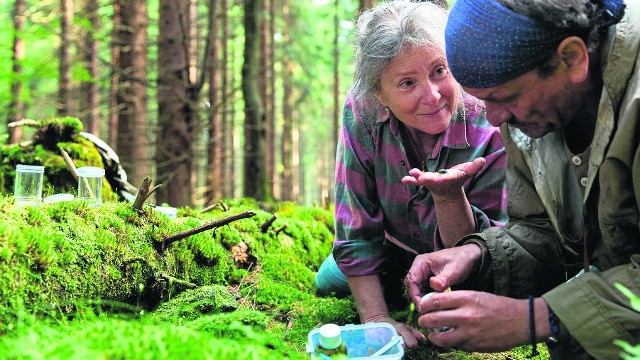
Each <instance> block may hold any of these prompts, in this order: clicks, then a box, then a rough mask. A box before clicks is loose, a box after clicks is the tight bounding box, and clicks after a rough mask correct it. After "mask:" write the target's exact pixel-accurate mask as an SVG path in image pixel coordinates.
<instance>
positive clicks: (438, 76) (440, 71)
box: [429, 66, 449, 80]
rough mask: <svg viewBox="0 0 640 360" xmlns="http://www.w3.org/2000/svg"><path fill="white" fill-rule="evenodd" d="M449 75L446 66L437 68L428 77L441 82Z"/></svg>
mask: <svg viewBox="0 0 640 360" xmlns="http://www.w3.org/2000/svg"><path fill="white" fill-rule="evenodd" d="M447 75H449V69H447V67H446V66H438V67H437V68H436V69H435V70H434V71H433V72H432V73H431V74H429V76H430V77H431V79H433V80H442V79H444V78H446V77H447Z"/></svg>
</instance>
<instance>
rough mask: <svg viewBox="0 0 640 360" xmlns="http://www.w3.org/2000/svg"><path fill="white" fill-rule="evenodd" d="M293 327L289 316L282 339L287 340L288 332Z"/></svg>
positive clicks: (291, 318)
mask: <svg viewBox="0 0 640 360" xmlns="http://www.w3.org/2000/svg"><path fill="white" fill-rule="evenodd" d="M292 327H293V316H289V321H287V330H286V331H285V332H284V338H285V339H287V338H288V337H289V330H291V328H292Z"/></svg>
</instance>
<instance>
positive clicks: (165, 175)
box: [0, 0, 373, 206]
mask: <svg viewBox="0 0 640 360" xmlns="http://www.w3.org/2000/svg"><path fill="white" fill-rule="evenodd" d="M372 5H373V2H372V1H362V0H359V1H356V0H313V1H294V0H161V1H156V0H110V1H106V0H75V1H73V0H59V1H46V0H43V1H27V0H12V1H4V2H1V3H0V10H2V12H0V14H2V15H0V26H2V28H3V29H4V31H2V32H1V35H0V74H2V75H3V76H1V77H0V101H2V102H3V103H4V104H5V106H2V107H0V117H2V118H3V119H6V120H5V121H2V122H1V123H2V125H0V141H2V142H5V143H20V142H22V141H27V140H29V139H30V133H29V132H30V130H29V129H28V128H21V127H9V124H11V123H13V122H15V121H17V120H21V119H39V120H41V119H47V118H51V117H55V116H74V117H78V118H80V119H81V120H82V122H83V124H84V131H86V132H90V133H92V134H95V135H97V136H98V137H100V138H102V139H103V140H105V141H106V142H107V143H108V144H109V145H110V146H111V147H112V148H113V149H114V150H115V151H116V153H117V154H118V155H119V157H120V161H121V163H122V165H123V167H124V168H125V170H126V171H127V174H128V176H129V181H130V182H131V183H132V184H133V185H135V186H140V185H141V183H142V181H143V179H144V177H146V176H150V177H151V178H152V179H154V182H155V183H162V184H163V185H164V186H163V187H162V189H161V190H160V191H159V192H158V193H157V194H156V202H157V203H168V204H170V205H172V206H185V205H189V206H207V205H210V204H213V203H215V202H217V201H219V200H221V199H223V198H235V197H243V196H248V197H255V198H256V199H258V200H278V201H294V202H298V203H301V204H306V205H309V204H320V205H326V204H329V203H330V202H331V200H332V192H333V188H332V186H333V169H334V162H335V147H336V141H337V137H336V135H337V131H338V129H337V128H338V125H339V121H340V111H341V108H342V102H343V100H344V95H345V94H346V92H347V90H348V87H349V85H350V83H351V63H352V61H353V56H352V47H351V40H352V38H351V36H352V31H353V29H352V25H353V19H354V17H355V16H356V15H357V13H358V12H359V11H360V10H361V7H368V6H372Z"/></svg>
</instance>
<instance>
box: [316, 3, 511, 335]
mask: <svg viewBox="0 0 640 360" xmlns="http://www.w3.org/2000/svg"><path fill="white" fill-rule="evenodd" d="M446 16H447V12H446V9H444V8H443V7H440V6H437V5H434V4H432V3H428V2H426V3H416V2H409V1H391V2H384V3H381V4H379V5H377V6H376V7H374V8H372V9H370V10H368V11H366V12H364V13H362V15H360V17H359V18H358V21H357V24H356V58H355V69H354V80H355V81H354V84H353V86H352V89H351V90H350V93H349V95H348V96H347V100H346V105H345V110H344V118H343V125H342V129H341V133H340V141H339V144H338V149H337V163H336V184H335V186H336V189H335V192H336V204H335V226H336V238H335V241H334V246H333V254H332V255H330V256H329V257H328V258H327V259H326V260H325V261H324V263H323V264H322V266H321V268H320V270H319V271H318V275H317V278H316V283H317V285H318V291H319V293H320V294H331V293H333V294H336V295H343V294H348V293H349V292H351V293H352V294H353V297H354V300H355V302H356V305H357V307H358V311H359V313H360V318H361V321H362V322H363V323H365V322H369V321H376V322H377V321H385V322H389V323H391V324H393V325H394V326H395V327H396V329H397V331H398V333H399V334H400V335H401V336H402V337H403V339H404V343H405V345H406V346H407V347H414V346H416V345H417V344H418V341H422V340H424V338H425V337H424V335H423V334H422V333H421V332H419V331H418V330H416V329H414V328H412V327H409V326H406V325H404V324H402V323H399V322H396V321H395V320H393V319H391V318H390V316H389V310H388V306H387V301H391V300H392V298H393V297H394V296H395V297H396V298H402V296H401V295H402V293H403V292H402V285H401V284H402V282H401V279H402V278H403V277H404V275H406V272H407V270H408V269H409V267H410V266H411V262H412V260H413V258H414V257H415V256H416V255H418V254H422V253H426V252H431V251H434V250H438V249H441V248H444V247H450V246H453V245H454V243H455V242H456V241H457V240H458V239H459V238H461V237H462V236H463V235H466V234H469V233H473V232H477V231H482V230H483V229H485V228H487V227H490V226H496V225H497V226H500V225H502V224H503V223H504V221H505V220H506V190H505V189H506V188H505V186H504V184H503V183H504V176H505V173H504V168H505V163H506V159H505V156H504V146H503V144H502V141H501V139H500V133H499V129H498V128H493V127H491V126H490V125H489V124H488V123H487V121H486V117H485V111H484V107H483V105H482V103H481V102H479V101H478V100H476V99H474V98H472V97H471V96H469V95H467V94H464V93H463V92H462V90H461V87H460V86H459V85H458V83H457V82H456V81H455V80H454V79H453V77H452V76H451V74H450V72H449V69H448V67H447V62H446V57H445V51H444V27H445V23H446ZM407 174H408V175H407ZM420 185H423V186H420ZM381 280H382V281H381ZM383 283H384V284H383ZM383 285H384V286H383ZM394 287H395V289H394ZM383 289H384V291H383ZM385 297H386V298H385ZM405 304H406V303H405ZM390 305H393V304H390Z"/></svg>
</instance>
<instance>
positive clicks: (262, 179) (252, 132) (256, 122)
mask: <svg viewBox="0 0 640 360" xmlns="http://www.w3.org/2000/svg"><path fill="white" fill-rule="evenodd" d="M244 4H245V12H244V29H245V45H244V63H243V65H242V95H243V97H244V102H245V107H244V113H245V120H244V121H245V124H244V141H245V142H244V173H243V179H244V184H243V185H244V186H243V190H244V196H246V197H253V198H255V199H257V200H266V199H270V198H271V193H270V192H269V191H268V188H267V176H266V175H267V174H266V168H265V167H266V157H265V151H264V150H265V125H264V111H263V109H262V104H261V103H260V94H259V92H258V88H257V86H258V84H257V79H258V42H259V33H258V14H259V9H260V0H245V2H244Z"/></svg>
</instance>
